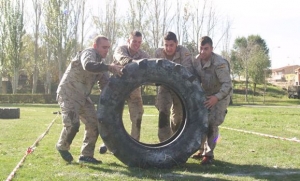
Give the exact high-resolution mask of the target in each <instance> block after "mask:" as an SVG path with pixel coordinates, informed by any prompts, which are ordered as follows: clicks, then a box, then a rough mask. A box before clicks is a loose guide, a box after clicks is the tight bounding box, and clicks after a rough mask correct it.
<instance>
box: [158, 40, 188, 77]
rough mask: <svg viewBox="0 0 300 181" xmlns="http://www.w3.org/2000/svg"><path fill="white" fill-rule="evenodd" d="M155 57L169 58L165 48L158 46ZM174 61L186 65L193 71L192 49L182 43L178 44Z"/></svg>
mask: <svg viewBox="0 0 300 181" xmlns="http://www.w3.org/2000/svg"><path fill="white" fill-rule="evenodd" d="M155 58H164V59H167V57H166V54H165V53H164V48H163V47H161V48H158V49H156V51H155ZM170 61H172V62H175V63H178V64H181V65H183V66H184V67H186V68H187V69H188V70H189V71H190V72H192V70H193V69H192V56H191V53H190V51H189V50H188V49H187V48H185V47H184V46H182V45H177V48H176V52H175V55H174V57H173V59H172V60H170Z"/></svg>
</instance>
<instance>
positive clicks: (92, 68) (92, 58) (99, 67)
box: [80, 49, 108, 73]
mask: <svg viewBox="0 0 300 181" xmlns="http://www.w3.org/2000/svg"><path fill="white" fill-rule="evenodd" d="M80 62H81V64H82V67H83V69H84V70H86V71H89V72H93V73H99V72H104V71H108V65H106V64H105V63H103V62H102V61H101V57H100V56H99V55H97V53H96V52H94V51H93V50H91V49H87V50H84V51H83V52H82V54H81V56H80Z"/></svg>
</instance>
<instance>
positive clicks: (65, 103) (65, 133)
mask: <svg viewBox="0 0 300 181" xmlns="http://www.w3.org/2000/svg"><path fill="white" fill-rule="evenodd" d="M109 48H110V42H109V40H108V39H107V38H106V37H104V36H102V35H100V36H97V37H96V38H95V39H94V42H93V47H92V48H88V49H85V50H83V51H82V52H78V53H77V55H76V57H75V58H74V59H73V60H72V61H71V63H70V64H69V66H68V68H67V69H66V71H65V73H64V75H63V77H62V79H61V81H60V84H59V85H58V89H57V101H58V104H59V105H60V107H61V110H62V111H61V113H62V122H63V129H62V132H61V135H60V138H59V140H58V142H57V144H56V148H57V150H58V152H59V153H60V155H61V157H62V158H63V159H64V160H65V161H67V162H71V161H73V156H72V155H71V153H70V152H69V150H70V145H71V143H72V141H73V139H74V137H75V135H76V133H77V132H78V131H79V126H80V122H79V119H80V120H81V121H82V122H83V123H84V124H85V135H84V140H83V145H82V148H81V154H80V157H79V162H88V163H94V164H99V163H101V161H99V160H96V159H95V158H94V157H93V156H94V149H95V143H96V141H97V139H98V136H99V132H98V120H97V116H96V111H95V107H94V103H93V102H92V100H91V99H90V97H89V95H90V93H91V90H92V87H93V85H94V84H95V82H96V81H98V80H99V82H100V86H101V87H103V86H104V85H105V84H106V82H107V79H108V73H107V71H110V72H112V73H113V74H116V75H119V76H121V75H122V72H121V69H122V66H120V65H114V64H110V65H106V64H104V63H103V59H104V58H105V57H106V55H107V53H108V50H109Z"/></svg>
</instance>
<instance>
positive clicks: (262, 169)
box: [183, 160, 300, 181]
mask: <svg viewBox="0 0 300 181" xmlns="http://www.w3.org/2000/svg"><path fill="white" fill-rule="evenodd" d="M183 166H184V168H185V169H186V170H188V171H189V172H192V173H209V174H221V175H226V176H232V177H240V178H241V180H243V178H245V177H248V178H253V179H255V180H256V179H259V180H260V179H264V180H270V181H273V180H299V176H300V169H288V168H287V169H285V168H276V167H266V166H262V165H237V164H232V163H229V162H222V161H218V160H215V161H214V163H213V164H212V165H207V166H202V165H200V164H196V163H187V164H185V165H183Z"/></svg>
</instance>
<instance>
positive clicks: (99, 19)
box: [93, 0, 122, 63]
mask: <svg viewBox="0 0 300 181" xmlns="http://www.w3.org/2000/svg"><path fill="white" fill-rule="evenodd" d="M119 22H121V21H120V18H119V15H118V13H117V1H116V0H112V1H109V0H106V1H105V6H104V8H102V9H99V14H98V15H97V16H93V23H94V24H95V25H96V29H97V30H98V31H97V32H100V33H101V34H103V35H105V36H106V37H107V38H108V39H109V40H110V42H111V45H112V46H111V47H110V51H109V54H108V56H107V58H106V61H107V60H108V61H107V63H110V62H112V59H113V50H114V49H115V48H116V42H117V40H118V39H119V38H120V37H121V35H122V32H121V24H120V23H119Z"/></svg>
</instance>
